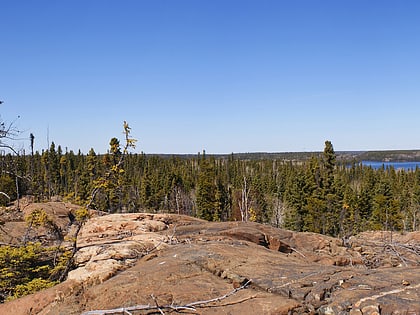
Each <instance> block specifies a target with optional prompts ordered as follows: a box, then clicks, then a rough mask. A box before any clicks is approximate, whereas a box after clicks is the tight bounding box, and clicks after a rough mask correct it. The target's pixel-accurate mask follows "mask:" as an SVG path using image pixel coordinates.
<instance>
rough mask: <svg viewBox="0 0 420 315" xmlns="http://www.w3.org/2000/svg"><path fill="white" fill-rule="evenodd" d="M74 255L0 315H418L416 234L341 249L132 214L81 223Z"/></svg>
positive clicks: (370, 238) (375, 237) (311, 239)
mask: <svg viewBox="0 0 420 315" xmlns="http://www.w3.org/2000/svg"><path fill="white" fill-rule="evenodd" d="M58 204H59V203H57V205H58ZM50 206H51V204H50ZM51 207H52V206H51ZM52 208H53V207H52ZM62 217H63V216H62ZM77 245H78V248H79V250H78V252H77V254H76V262H77V265H78V268H77V269H75V270H73V271H71V272H70V274H69V276H68V279H67V280H66V281H65V282H63V283H61V284H59V285H57V286H55V287H53V288H50V289H47V290H44V291H42V292H39V293H37V294H33V295H30V296H26V297H23V298H20V299H18V300H15V301H12V302H8V303H5V304H2V305H0V314H5V315H6V314H14V315H19V314H66V315H67V314H85V315H88V314H169V313H177V312H178V313H182V314H253V315H254V314H343V315H344V314H351V315H358V314H363V315H369V314H407V315H408V314H410V315H414V314H420V232H415V233H408V234H405V235H400V234H395V233H394V234H391V233H389V232H388V233H386V232H369V233H363V234H361V235H358V236H357V237H353V238H352V239H350V240H349V241H348V242H345V243H343V241H342V240H338V239H335V238H331V237H327V236H323V235H318V234H314V233H296V232H291V231H286V230H281V229H276V228H273V227H270V226H266V225H261V224H257V223H251V222H247V223H245V222H222V223H210V222H206V221H202V220H199V219H195V218H191V217H187V216H179V215H169V214H146V213H135V214H111V215H104V216H97V217H94V218H92V219H90V220H89V221H88V222H87V223H86V224H85V225H84V226H83V228H82V230H81V231H80V233H79V236H78V239H77ZM124 312H125V313H124Z"/></svg>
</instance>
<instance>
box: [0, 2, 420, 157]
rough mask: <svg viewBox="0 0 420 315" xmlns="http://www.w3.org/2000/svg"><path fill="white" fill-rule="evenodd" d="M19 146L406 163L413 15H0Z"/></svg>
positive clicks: (49, 11)
mask: <svg viewBox="0 0 420 315" xmlns="http://www.w3.org/2000/svg"><path fill="white" fill-rule="evenodd" d="M0 12H1V14H0V16H1V17H0V99H1V100H3V101H4V104H3V105H1V107H0V114H1V118H2V119H3V120H5V121H12V120H14V119H15V118H16V117H17V116H18V115H19V116H20V118H19V119H18V120H17V122H16V124H17V126H18V127H19V128H20V129H21V130H23V133H22V135H21V136H22V138H23V140H20V141H19V146H20V147H23V148H26V149H29V140H28V138H29V134H30V133H33V134H34V135H35V148H36V149H38V150H41V149H43V148H46V147H47V143H48V142H47V141H48V140H49V141H50V142H52V141H54V142H55V144H56V145H58V144H60V145H61V146H62V147H63V149H64V148H66V147H67V148H68V149H71V150H74V151H76V152H77V150H78V149H81V150H82V152H83V153H87V152H88V151H89V149H90V148H91V147H93V148H94V149H95V151H96V152H99V153H103V152H106V150H107V149H108V143H109V140H110V139H111V138H112V137H117V138H120V139H122V137H123V135H122V124H123V121H124V120H127V121H128V122H129V124H130V125H131V127H132V131H133V136H134V137H136V138H137V139H138V148H137V149H136V151H137V152H140V151H143V152H145V153H197V152H199V151H202V150H203V149H205V150H206V152H208V153H231V152H256V151H265V152H282V151H319V150H322V149H323V147H324V141H325V140H330V141H332V143H333V145H334V148H335V150H377V149H383V150H386V149H420V123H419V120H420V18H419V17H420V1H417V0H416V1H410V0H407V1H396V0H393V1H387V0H378V1H370V0H343V1H341V0H340V1H338V0H334V1H321V0H318V1H317V0H289V1H281V0H276V1H266V0H254V1H247V0H208V1H204V0H191V1H185V0H171V1H170V0H166V1H160V0H149V1H141V0H131V1H130V0H124V1H117V0H115V1H108V0H95V1H94V0H83V1H78V0H72V1H55V0H50V1H47V0H38V1H18V0H17V1H15V0H2V1H0Z"/></svg>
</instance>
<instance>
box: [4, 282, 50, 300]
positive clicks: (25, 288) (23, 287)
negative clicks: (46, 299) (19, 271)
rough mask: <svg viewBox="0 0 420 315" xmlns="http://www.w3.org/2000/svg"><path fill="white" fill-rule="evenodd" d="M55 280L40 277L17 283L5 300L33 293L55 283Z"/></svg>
mask: <svg viewBox="0 0 420 315" xmlns="http://www.w3.org/2000/svg"><path fill="white" fill-rule="evenodd" d="M57 283H58V282H57V281H50V280H46V279H42V278H35V279H32V280H31V281H29V282H27V283H25V284H18V285H17V286H16V287H15V288H14V293H13V296H9V297H8V298H7V299H6V300H7V301H11V300H14V299H17V298H20V297H22V296H25V295H28V294H32V293H35V292H37V291H40V290H43V289H48V288H51V287H53V286H54V285H56V284H57Z"/></svg>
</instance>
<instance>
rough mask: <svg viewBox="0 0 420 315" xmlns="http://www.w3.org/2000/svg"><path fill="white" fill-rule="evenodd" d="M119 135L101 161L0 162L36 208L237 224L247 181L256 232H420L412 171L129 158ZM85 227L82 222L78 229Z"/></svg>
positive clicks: (313, 158) (334, 162) (419, 194)
mask: <svg viewBox="0 0 420 315" xmlns="http://www.w3.org/2000/svg"><path fill="white" fill-rule="evenodd" d="M123 133H124V136H125V139H122V140H121V141H120V140H118V139H117V138H113V139H111V141H110V150H109V152H108V153H106V154H102V155H99V154H96V153H95V151H94V150H93V149H91V150H90V151H89V153H88V154H87V155H83V154H82V153H80V152H78V153H77V154H75V153H74V152H72V151H68V152H67V151H66V152H62V151H61V149H60V146H58V147H57V146H55V145H51V147H50V149H49V150H46V151H44V152H42V154H40V153H38V152H35V153H34V154H33V155H30V156H15V157H13V156H1V157H0V162H1V163H2V165H17V166H19V168H18V173H19V174H21V176H22V178H30V181H29V182H28V183H27V185H28V191H29V192H31V193H32V194H33V195H34V196H35V199H36V200H39V201H42V200H45V199H48V198H49V197H50V196H51V195H54V194H59V195H60V196H62V197H63V198H64V200H66V201H71V202H75V203H77V204H79V205H80V206H81V207H84V208H94V209H97V210H102V211H106V212H125V211H127V212H133V211H153V212H175V213H180V214H189V215H195V216H198V217H200V218H204V219H207V220H214V221H218V220H241V212H240V206H239V205H240V202H241V198H242V192H243V189H244V178H246V179H247V192H246V193H247V203H248V204H247V208H246V209H248V212H249V213H248V219H251V217H252V220H256V221H257V222H262V223H270V222H276V226H277V225H278V226H280V227H283V228H287V229H292V230H296V231H312V232H315V231H316V232H321V233H325V234H329V235H334V236H336V235H347V234H354V233H359V232H361V231H365V230H368V229H390V230H404V231H411V230H418V229H419V226H420V188H419V187H420V170H419V169H418V170H414V171H404V170H398V171H396V170H394V169H392V168H390V169H380V170H374V169H372V168H369V167H364V166H361V165H359V164H357V163H352V162H349V163H347V162H346V163H343V161H341V160H340V159H338V158H337V155H336V153H335V152H334V148H333V145H332V143H331V142H330V141H326V142H325V147H324V151H323V152H320V153H313V154H309V153H308V154H306V155H305V156H304V159H302V160H299V161H294V160H285V159H286V158H287V159H292V158H295V157H296V156H295V155H293V154H288V155H278V154H277V155H264V154H260V155H250V156H239V155H234V154H232V155H229V156H226V157H214V156H205V155H201V154H200V155H198V156H192V155H189V156H173V157H170V156H155V155H145V154H130V153H129V152H128V151H129V149H131V148H134V146H135V142H136V141H135V140H134V139H132V137H131V128H130V127H129V126H128V124H127V123H126V122H124V129H123ZM248 157H251V158H248ZM2 184H3V186H0V187H4V188H3V189H4V190H7V189H8V190H7V192H9V193H10V194H11V195H13V197H15V182H14V178H13V177H9V175H8V174H2V177H0V185H2ZM7 187H8V188H7ZM6 188H7V189H6ZM0 197H1V196H0ZM251 210H252V211H251ZM83 211H85V210H83ZM37 215H39V217H35V214H34V217H32V218H31V220H32V225H33V228H35V226H36V225H37V224H38V225H39V224H40V223H37V222H38V221H43V222H44V223H43V224H44V226H46V227H48V224H49V223H48V222H49V220H48V218H47V217H42V213H38V214H37ZM82 217H83V216H82ZM85 218H87V212H85V217H84V218H81V219H80V220H81V221H83V220H84V219H85ZM28 220H29V219H28ZM279 222H280V223H279Z"/></svg>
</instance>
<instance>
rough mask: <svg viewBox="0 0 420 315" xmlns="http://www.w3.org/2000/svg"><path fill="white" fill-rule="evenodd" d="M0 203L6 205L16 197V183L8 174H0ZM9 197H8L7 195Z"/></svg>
mask: <svg viewBox="0 0 420 315" xmlns="http://www.w3.org/2000/svg"><path fill="white" fill-rule="evenodd" d="M0 192H2V193H3V194H0V205H1V206H6V205H7V204H8V203H9V202H10V201H11V200H15V199H16V184H15V180H14V179H13V178H11V177H10V176H9V175H5V174H1V175H0ZM7 196H8V197H9V198H10V199H9V198H8V197H7Z"/></svg>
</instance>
